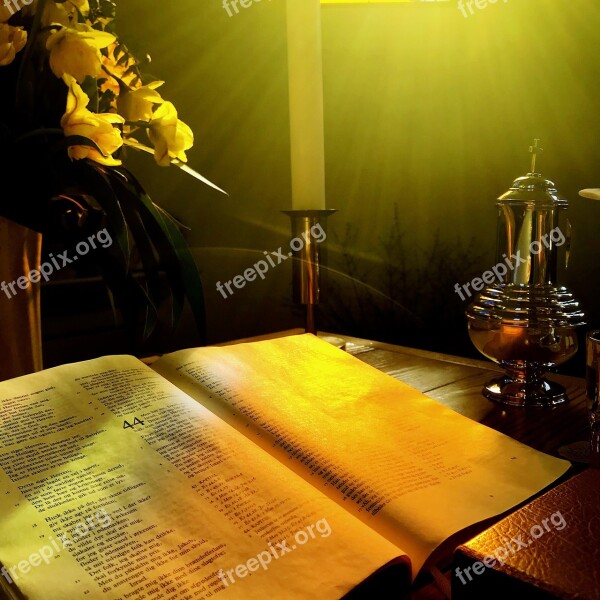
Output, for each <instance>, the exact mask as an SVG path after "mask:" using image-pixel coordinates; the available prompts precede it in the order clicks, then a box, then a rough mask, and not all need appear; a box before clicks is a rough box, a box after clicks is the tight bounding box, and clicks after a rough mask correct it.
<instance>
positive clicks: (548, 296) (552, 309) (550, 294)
mask: <svg viewBox="0 0 600 600" xmlns="http://www.w3.org/2000/svg"><path fill="white" fill-rule="evenodd" d="M536 150H537V141H536V144H535V145H534V146H533V147H532V148H531V151H532V152H533V153H534V159H533V164H532V169H531V172H530V173H528V174H527V175H525V176H524V177H519V178H518V179H516V180H515V182H514V183H513V184H512V187H511V188H510V189H509V191H508V192H506V193H505V194H503V195H502V196H501V197H500V198H499V199H498V201H497V206H498V210H499V215H498V244H497V264H496V266H495V267H493V268H492V270H491V271H490V272H493V273H494V278H495V281H494V282H492V283H489V284H488V285H487V287H485V288H484V289H483V291H482V292H481V293H480V294H479V295H478V296H477V297H476V298H475V300H474V301H473V303H472V304H471V305H470V306H469V308H468V309H467V317H468V324H469V336H470V338H471V341H472V342H473V344H474V345H475V347H476V348H477V349H478V350H479V351H480V352H481V353H482V354H483V355H484V356H486V357H487V358H489V359H491V360H493V361H494V362H496V363H498V364H499V365H501V366H502V367H503V368H504V370H505V375H503V376H501V377H497V378H495V379H493V380H492V381H490V382H489V383H487V384H486V385H485V386H484V389H483V394H484V396H486V397H487V398H489V399H491V400H495V401H497V402H501V403H504V404H510V405H514V406H553V405H556V404H560V403H562V402H565V401H566V400H567V394H566V391H565V389H564V388H563V387H562V386H561V385H559V384H557V383H555V382H551V381H548V380H547V379H546V378H545V377H544V374H545V372H546V371H547V370H548V369H551V368H553V367H556V366H558V365H560V364H562V363H564V362H565V361H567V360H568V359H569V358H571V357H572V356H573V355H574V354H575V353H576V352H577V347H578V342H577V334H576V328H577V327H579V326H581V325H583V324H584V321H583V318H584V315H583V312H582V311H581V310H580V308H579V303H578V302H577V301H576V300H575V299H574V297H573V295H572V294H571V293H570V292H569V290H567V289H566V288H565V287H563V286H560V285H558V283H557V282H558V281H559V279H560V276H561V273H562V271H563V270H564V269H566V267H567V264H568V258H569V252H570V245H571V226H570V223H569V221H568V219H567V217H566V210H567V208H568V202H567V200H566V199H565V198H563V197H562V196H561V195H560V194H559V193H558V191H557V189H556V186H555V185H554V183H553V182H552V181H550V180H548V179H545V178H544V177H542V176H541V175H540V174H539V173H536V172H535V152H536ZM485 280H486V278H485V277H484V281H485ZM487 280H488V281H489V280H490V277H489V276H488V277H487ZM486 283H487V281H486Z"/></svg>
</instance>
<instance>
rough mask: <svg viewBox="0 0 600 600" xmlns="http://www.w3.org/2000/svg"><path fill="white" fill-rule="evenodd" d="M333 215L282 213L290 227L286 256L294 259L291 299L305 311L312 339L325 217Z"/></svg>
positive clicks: (329, 211) (323, 212)
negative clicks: (288, 219) (290, 234)
mask: <svg viewBox="0 0 600 600" xmlns="http://www.w3.org/2000/svg"><path fill="white" fill-rule="evenodd" d="M336 212H337V211H336V210H335V209H325V210H284V211H283V213H284V214H286V215H288V217H290V220H291V225H292V241H291V243H290V247H291V249H292V252H291V253H290V256H292V257H293V259H294V262H293V266H292V284H293V299H294V302H296V303H297V304H301V305H303V306H304V307H305V309H306V327H305V330H306V332H307V333H312V334H315V335H316V334H317V322H316V307H317V305H318V304H319V301H320V299H321V286H322V283H323V281H322V268H323V266H324V264H325V262H326V253H325V248H324V246H323V245H322V242H324V241H325V240H326V239H327V234H326V230H325V225H326V221H327V217H329V216H331V215H333V214H334V213H336ZM315 231H317V232H318V234H319V235H321V236H322V239H318V238H317V237H316V236H315ZM294 242H298V244H294Z"/></svg>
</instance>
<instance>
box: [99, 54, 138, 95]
mask: <svg viewBox="0 0 600 600" xmlns="http://www.w3.org/2000/svg"><path fill="white" fill-rule="evenodd" d="M116 48H117V44H116V43H113V44H111V45H110V46H108V47H107V50H108V52H107V56H105V55H104V54H102V65H103V66H104V67H105V68H106V70H107V71H108V73H110V74H111V75H114V77H118V78H119V79H120V80H121V81H122V82H123V83H124V84H125V85H126V86H127V87H129V88H134V89H135V88H138V87H141V85H142V84H141V82H139V81H137V82H136V75H135V73H134V72H131V71H129V70H130V69H131V67H133V66H135V64H136V63H135V60H134V59H133V58H131V57H129V58H128V59H127V60H125V61H123V62H122V63H121V64H119V61H118V60H117V58H116V57H115V51H116ZM119 58H120V56H119ZM114 77H110V76H108V74H107V77H106V81H104V82H103V83H102V85H101V86H100V91H102V92H105V91H106V90H112V91H113V93H114V94H115V96H118V95H119V94H120V92H121V90H120V88H119V84H118V82H117V81H116V80H115V79H114ZM134 82H135V83H134Z"/></svg>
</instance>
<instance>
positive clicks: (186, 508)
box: [0, 356, 410, 600]
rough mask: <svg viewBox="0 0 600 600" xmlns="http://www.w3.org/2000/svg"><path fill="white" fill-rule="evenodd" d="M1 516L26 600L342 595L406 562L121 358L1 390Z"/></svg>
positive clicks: (12, 577) (7, 579) (8, 566)
mask: <svg viewBox="0 0 600 600" xmlns="http://www.w3.org/2000/svg"><path fill="white" fill-rule="evenodd" d="M0 514H2V518H1V519H0V562H1V563H2V568H1V569H0V571H1V572H0V577H2V579H3V583H4V584H5V587H6V585H7V584H13V585H12V588H13V589H14V587H15V586H17V587H18V589H19V590H20V591H21V592H22V593H24V594H25V595H26V596H27V598H29V599H30V600H65V598H67V599H69V600H72V599H75V598H77V599H85V598H94V599H95V598H108V599H114V600H116V599H121V600H124V599H128V600H129V599H133V600H144V599H153V600H158V599H161V598H162V599H168V600H189V599H196V600H204V599H205V598H213V597H215V596H218V597H219V598H221V597H222V598H224V599H227V598H231V599H234V598H244V599H249V600H254V599H256V600H259V599H260V600H263V599H264V598H289V599H300V598H303V599H304V598H307V597H308V598H312V597H318V598H325V599H331V600H335V599H337V598H340V597H341V596H342V595H344V594H345V593H346V592H348V591H349V590H350V589H351V588H352V587H354V586H355V585H356V584H358V583H359V582H360V581H361V580H363V579H365V578H366V577H368V576H369V575H370V574H371V573H373V572H374V571H376V570H377V569H378V568H379V567H381V566H383V565H385V564H386V563H388V562H389V561H392V560H393V559H394V558H395V557H397V556H398V555H399V554H401V551H400V550H398V548H396V547H395V546H394V545H392V544H391V543H389V542H388V541H387V540H385V539H384V538H382V537H381V536H379V535H377V534H376V533H375V532H373V531H371V530H370V529H369V528H367V527H365V526H364V524H362V523H361V522H360V521H359V520H358V519H356V518H354V517H352V516H350V515H348V514H347V513H345V512H344V511H343V510H341V509H340V508H339V507H338V506H337V505H336V504H335V503H333V502H331V500H329V499H328V498H327V497H326V496H325V495H324V494H322V493H320V492H318V491H316V490H315V489H314V488H312V487H311V486H310V485H308V484H307V483H306V482H305V481H303V480H302V479H301V478H299V477H298V476H297V475H295V474H293V473H291V472H289V471H288V470H286V469H284V468H283V467H282V466H281V465H280V463H279V462H277V461H276V460H275V459H274V458H272V457H271V456H269V455H268V454H266V453H265V452H264V451H262V450H261V449H260V448H258V447H257V446H256V445H254V444H252V443H250V442H249V441H248V440H247V439H246V438H245V437H244V436H242V435H240V434H239V433H238V432H237V431H235V430H234V429H233V428H232V427H230V426H229V425H228V424H226V423H225V422H223V421H222V420H221V419H219V418H218V417H216V416H215V415H214V414H212V413H211V412H210V411H208V410H207V409H206V408H204V407H202V406H201V405H199V404H198V403H197V402H195V401H194V400H192V399H191V398H189V397H188V396H186V395H185V394H184V393H183V392H182V391H181V390H179V389H177V388H176V387H175V386H173V385H172V384H170V383H169V382H168V381H166V380H164V379H163V378H162V377H160V376H159V375H157V374H156V373H155V372H153V371H152V370H150V369H149V368H148V367H146V366H145V365H143V364H142V363H141V362H139V361H138V360H137V359H134V358H132V357H126V356H121V357H106V358H102V359H97V360H94V361H88V362H86V363H80V364H77V365H66V366H63V367H57V368H55V369H51V370H48V371H43V372H41V373H37V374H34V375H30V376H27V377H22V378H19V379H15V380H12V381H8V382H5V383H2V384H0ZM405 570H406V573H408V569H405ZM409 579H410V578H409V577H407V580H409ZM402 583H403V582H402V581H399V585H400V584H402ZM406 583H407V582H404V584H405V585H406ZM399 591H400V589H399Z"/></svg>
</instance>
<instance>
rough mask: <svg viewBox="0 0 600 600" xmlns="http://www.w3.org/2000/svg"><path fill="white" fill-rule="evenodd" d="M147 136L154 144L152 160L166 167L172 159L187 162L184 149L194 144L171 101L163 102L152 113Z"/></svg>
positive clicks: (188, 129) (192, 136)
mask: <svg viewBox="0 0 600 600" xmlns="http://www.w3.org/2000/svg"><path fill="white" fill-rule="evenodd" d="M148 137H149V138H150V141H151V142H152V145H153V146H154V160H156V162H157V163H158V164H159V165H160V166H161V167H168V166H169V165H170V164H171V160H172V159H177V160H179V161H181V162H187V156H186V155H185V151H186V150H189V149H190V148H191V147H192V146H193V145H194V134H193V133H192V130H191V129H190V128H189V127H188V126H187V125H186V124H185V123H184V122H183V121H180V120H179V119H178V118H177V110H176V109H175V107H174V106H173V104H172V103H171V102H163V103H162V104H161V105H160V106H159V107H158V108H157V109H156V111H155V113H154V114H153V115H152V120H151V121H150V127H149V129H148Z"/></svg>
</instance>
